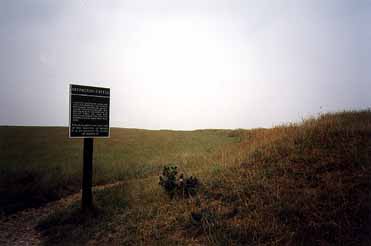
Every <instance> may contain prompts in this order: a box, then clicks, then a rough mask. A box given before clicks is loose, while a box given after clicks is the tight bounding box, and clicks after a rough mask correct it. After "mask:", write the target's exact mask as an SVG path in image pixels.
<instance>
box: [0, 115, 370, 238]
mask: <svg viewBox="0 0 371 246" xmlns="http://www.w3.org/2000/svg"><path fill="white" fill-rule="evenodd" d="M4 129H5V130H4ZM36 130H37V131H36V132H35V133H34V134H36V136H37V137H35V138H33V139H34V140H31V139H32V138H28V140H27V141H26V140H24V138H23V137H22V134H23V135H26V134H28V133H29V132H30V128H22V129H20V128H3V129H1V139H4V136H5V139H10V140H7V142H8V144H7V146H9V147H6V146H5V145H4V142H2V143H1V144H2V145H1V152H0V153H1V155H0V156H1V165H2V167H1V169H2V171H1V175H2V177H1V179H0V180H1V181H0V182H2V185H4V182H3V180H4V179H3V177H7V176H11V174H12V175H14V176H17V175H19V173H22V172H23V170H30V171H29V172H32V173H33V174H34V175H40V176H39V177H40V179H41V180H42V178H41V177H44V175H47V176H49V177H50V178H49V179H46V180H45V181H43V182H45V183H42V182H41V184H40V186H42V185H43V184H48V182H50V183H56V184H55V186H54V187H68V186H69V185H70V184H71V183H73V182H72V180H75V182H76V183H78V182H79V181H78V180H79V176H80V172H81V171H80V167H81V157H80V155H81V142H79V141H71V140H67V139H66V137H65V135H66V130H65V129H47V130H45V129H42V128H40V129H36ZM46 132H49V134H50V135H49V136H48V134H47V133H46ZM14 135H17V136H18V138H11V137H10V136H14ZM17 139H18V140H17ZM32 141H35V142H32ZM104 141H106V142H104ZM40 146H44V147H45V148H47V151H46V149H45V150H44V151H43V150H42V149H41V148H40ZM30 149H31V150H33V151H31V150H30ZM17 152H18V153H19V152H21V153H23V157H22V154H21V155H18V154H17ZM31 152H32V154H31ZM28 153H30V154H28ZM95 153H96V157H95V158H96V159H95V164H94V165H95V167H96V168H97V169H96V177H95V182H96V183H102V182H112V181H113V180H118V179H120V180H124V183H123V184H122V185H120V186H116V187H112V188H111V189H105V190H100V191H96V192H95V200H96V201H95V202H96V204H97V207H98V208H99V209H98V210H97V211H96V212H95V213H94V214H93V215H90V216H86V215H84V214H81V213H79V209H78V205H79V204H78V201H76V202H75V203H74V204H72V205H71V206H70V207H68V208H66V209H61V210H58V211H55V213H53V214H52V215H51V216H49V217H48V218H46V219H43V220H41V221H40V223H39V227H38V228H39V230H40V231H41V232H42V233H43V235H44V240H45V243H53V244H57V243H61V244H63V245H66V244H67V245H68V244H71V245H73V244H75V243H88V242H89V243H90V244H99V245H102V244H103V245H104V244H106V245H111V244H123V245H130V244H135V245H138V244H139V245H164V244H166V243H167V244H169V245H173V244H174V242H176V244H179V245H205V244H206V245H371V234H370V231H371V211H370V210H371V112H370V111H358V112H341V113H335V114H325V115H321V116H320V117H318V118H312V119H307V120H305V121H303V122H302V123H300V124H289V125H285V126H278V127H275V128H272V129H255V130H235V131H227V130H225V131H224V130H219V131H213V130H207V131H195V132H168V131H143V130H126V129H122V130H120V129H114V131H113V132H112V138H111V139H110V140H108V141H107V140H102V141H97V149H96V152H95ZM99 153H100V154H99ZM103 153H104V154H103ZM45 155H46V156H45ZM26 156H27V158H26ZM40 156H42V158H41V159H42V161H37V160H36V159H35V157H40ZM4 160H7V161H8V162H7V164H6V165H4V163H5V162H4ZM25 162H27V163H32V165H29V166H30V168H29V169H27V168H25V165H22V163H25ZM42 163H43V164H42ZM50 163H53V164H50ZM60 163H64V164H65V165H61V164H60ZM167 163H173V164H175V165H177V166H178V168H179V169H180V172H183V173H186V174H187V175H193V176H196V177H197V178H199V180H200V181H201V183H202V186H201V187H200V188H199V191H198V193H197V195H196V196H194V197H191V198H185V197H181V196H178V197H175V198H174V199H170V198H169V197H168V196H167V195H166V193H165V192H164V191H163V190H162V188H161V187H160V186H159V185H158V174H159V172H160V170H161V167H162V166H163V165H165V164H167ZM49 165H50V166H51V167H50V168H49ZM97 166H99V167H97ZM31 167H32V168H31ZM53 168H54V169H57V170H58V171H51V170H54V169H53ZM21 170H22V171H21ZM12 172H13V173H12ZM40 172H41V174H38V173H40ZM62 173H64V174H62ZM67 174H68V175H67ZM53 175H56V176H53ZM52 177H58V179H56V178H55V180H54V179H53V178H52ZM72 177H75V178H72ZM9 180H11V179H9ZM56 180H64V181H63V182H62V181H58V182H57V181H56ZM76 180H77V181H76ZM16 182H19V181H13V183H12V184H11V186H8V187H17V186H18V184H17V183H16ZM33 182H35V181H33ZM5 184H8V185H9V183H5ZM76 187H78V185H77V186H76ZM14 189H15V190H17V189H18V188H14Z"/></svg>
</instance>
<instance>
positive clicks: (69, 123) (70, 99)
mask: <svg viewBox="0 0 371 246" xmlns="http://www.w3.org/2000/svg"><path fill="white" fill-rule="evenodd" d="M72 86H81V87H84V88H91V89H103V90H108V91H109V96H108V135H107V136H95V135H91V136H71V128H72V116H71V114H72V96H73V93H72ZM90 97H100V96H93V95H90ZM110 106H111V88H106V87H97V86H89V85H80V84H70V85H69V107H68V117H69V120H68V138H70V139H74V138H76V139H85V138H110V137H111V127H110V118H111V117H110V116H111V110H110Z"/></svg>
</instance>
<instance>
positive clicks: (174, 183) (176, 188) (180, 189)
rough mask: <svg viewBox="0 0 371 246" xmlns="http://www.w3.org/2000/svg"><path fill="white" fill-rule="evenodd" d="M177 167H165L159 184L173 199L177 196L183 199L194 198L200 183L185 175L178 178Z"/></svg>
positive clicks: (194, 178)
mask: <svg viewBox="0 0 371 246" xmlns="http://www.w3.org/2000/svg"><path fill="white" fill-rule="evenodd" d="M177 175H178V171H177V167H176V166H174V165H168V166H165V167H164V169H163V170H162V175H160V182H159V184H160V185H161V186H162V187H163V188H164V190H165V192H166V193H167V194H168V195H169V196H170V198H173V197H174V196H175V195H179V196H181V197H190V196H194V195H195V194H196V193H197V189H198V187H199V186H200V183H199V181H198V179H197V178H196V177H192V176H191V177H186V178H184V175H183V174H180V175H179V178H178V177H177Z"/></svg>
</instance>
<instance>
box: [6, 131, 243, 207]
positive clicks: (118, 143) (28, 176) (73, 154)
mask: <svg viewBox="0 0 371 246" xmlns="http://www.w3.org/2000/svg"><path fill="white" fill-rule="evenodd" d="M0 139H1V142H0V196H1V197H2V199H1V202H0V214H1V213H10V212H15V211H17V210H19V209H22V208H25V207H33V206H38V205H40V204H43V203H45V202H47V201H50V200H55V199H58V198H60V197H62V196H65V195H67V194H70V193H73V192H77V191H79V189H80V187H81V176H82V148H83V142H82V140H81V139H68V129H67V128H63V127H0ZM236 141H238V138H236V137H228V136H227V134H226V131H223V130H200V131H191V132H185V131H184V132H183V131H149V130H139V129H119V128H113V129H111V138H109V139H95V140H94V164H93V168H94V177H93V182H94V184H105V183H112V182H115V181H118V180H128V179H137V178H144V177H148V176H153V175H157V174H158V173H160V171H161V168H162V166H163V165H166V164H167V163H170V162H176V163H178V164H180V165H181V166H182V168H183V170H195V169H198V168H199V165H202V161H201V160H203V159H204V158H208V157H209V156H210V155H211V154H212V153H213V152H215V151H216V150H217V149H218V148H220V147H221V146H223V145H225V144H227V143H233V142H236Z"/></svg>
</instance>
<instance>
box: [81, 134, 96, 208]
mask: <svg viewBox="0 0 371 246" xmlns="http://www.w3.org/2000/svg"><path fill="white" fill-rule="evenodd" d="M93 140H94V139H93V138H84V164H83V165H84V166H83V174H82V175H83V177H82V199H81V208H82V210H90V209H92V208H93V193H92V181H93Z"/></svg>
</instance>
